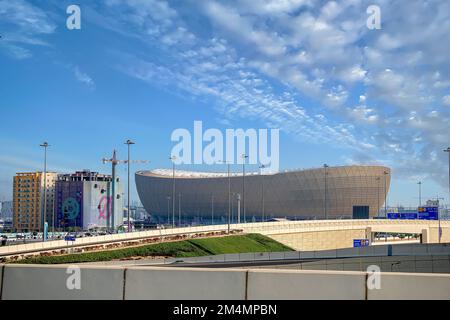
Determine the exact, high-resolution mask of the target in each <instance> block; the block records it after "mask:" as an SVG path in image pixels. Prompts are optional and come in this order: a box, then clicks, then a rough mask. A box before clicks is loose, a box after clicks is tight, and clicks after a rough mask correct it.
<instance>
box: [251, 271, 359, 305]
mask: <svg viewBox="0 0 450 320" xmlns="http://www.w3.org/2000/svg"><path fill="white" fill-rule="evenodd" d="M365 283H366V274H365V273H363V272H326V271H303V272H292V271H284V270H277V271H273V270H261V271H256V270H254V271H253V270H251V271H249V273H248V299H249V300H319V299H325V300H364V299H365V291H366V289H365Z"/></svg>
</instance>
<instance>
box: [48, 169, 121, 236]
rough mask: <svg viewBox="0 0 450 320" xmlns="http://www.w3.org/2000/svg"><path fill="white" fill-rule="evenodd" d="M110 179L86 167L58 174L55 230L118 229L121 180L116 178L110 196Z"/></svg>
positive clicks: (119, 223) (119, 222)
mask: <svg viewBox="0 0 450 320" xmlns="http://www.w3.org/2000/svg"><path fill="white" fill-rule="evenodd" d="M112 182H113V181H112V177H111V176H110V175H103V174H99V173H97V172H91V171H89V170H84V171H78V172H75V173H73V174H62V175H59V176H58V180H57V181H56V185H55V212H56V229H57V230H58V229H59V230H73V229H78V230H90V229H95V228H105V229H117V228H118V227H119V226H120V225H122V223H123V222H122V221H123V208H124V206H123V195H122V183H121V181H120V178H118V177H117V178H116V181H115V196H114V197H113V195H112ZM113 199H114V200H113ZM113 201H114V205H113ZM113 208H114V209H113Z"/></svg>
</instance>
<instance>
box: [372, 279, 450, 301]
mask: <svg viewBox="0 0 450 320" xmlns="http://www.w3.org/2000/svg"><path fill="white" fill-rule="evenodd" d="M367 298H368V300H397V299H405V300H450V275H444V274H433V275H431V274H417V273H389V274H383V276H382V277H381V288H380V290H368V293H367Z"/></svg>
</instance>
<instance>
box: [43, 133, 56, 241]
mask: <svg viewBox="0 0 450 320" xmlns="http://www.w3.org/2000/svg"><path fill="white" fill-rule="evenodd" d="M40 147H42V148H44V207H43V208H42V218H41V222H42V241H44V242H45V240H46V239H45V220H46V217H45V215H46V213H47V148H48V147H50V145H49V144H48V142H44V143H42V144H41V145H40ZM54 221H55V217H54V216H53V232H55V224H54Z"/></svg>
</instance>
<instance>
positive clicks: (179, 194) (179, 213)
mask: <svg viewBox="0 0 450 320" xmlns="http://www.w3.org/2000/svg"><path fill="white" fill-rule="evenodd" d="M178 227H181V193H178Z"/></svg>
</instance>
